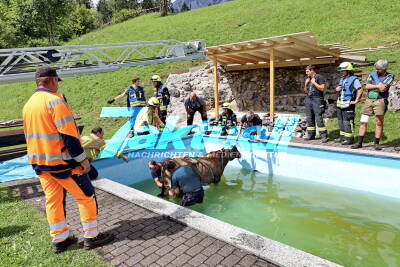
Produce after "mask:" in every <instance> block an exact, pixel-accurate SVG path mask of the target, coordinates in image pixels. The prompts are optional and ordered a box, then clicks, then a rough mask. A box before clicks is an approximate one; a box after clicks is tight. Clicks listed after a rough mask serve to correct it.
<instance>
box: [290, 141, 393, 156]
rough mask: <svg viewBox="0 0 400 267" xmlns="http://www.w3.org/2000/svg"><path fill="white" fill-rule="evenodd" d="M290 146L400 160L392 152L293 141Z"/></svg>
mask: <svg viewBox="0 0 400 267" xmlns="http://www.w3.org/2000/svg"><path fill="white" fill-rule="evenodd" d="M289 146H292V147H301V148H310V149H318V150H325V151H334V152H341V153H350V154H358V155H364V156H372V157H383V158H393V159H400V154H398V153H392V152H384V151H372V150H357V149H351V148H344V147H331V146H323V145H314V144H303V143H297V142H293V141H291V142H290V143H289Z"/></svg>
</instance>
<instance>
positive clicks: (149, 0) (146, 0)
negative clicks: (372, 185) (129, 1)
mask: <svg viewBox="0 0 400 267" xmlns="http://www.w3.org/2000/svg"><path fill="white" fill-rule="evenodd" d="M153 7H154V2H153V0H143V2H142V9H150V8H153Z"/></svg>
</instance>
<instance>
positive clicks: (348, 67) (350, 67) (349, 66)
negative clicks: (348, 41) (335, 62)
mask: <svg viewBox="0 0 400 267" xmlns="http://www.w3.org/2000/svg"><path fill="white" fill-rule="evenodd" d="M353 69H354V68H353V65H352V64H351V63H350V62H342V63H340V65H339V67H338V68H337V70H338V71H342V70H353Z"/></svg>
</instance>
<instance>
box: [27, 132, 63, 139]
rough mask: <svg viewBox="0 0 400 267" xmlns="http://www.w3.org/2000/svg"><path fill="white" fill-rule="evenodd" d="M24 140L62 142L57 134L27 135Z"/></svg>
mask: <svg viewBox="0 0 400 267" xmlns="http://www.w3.org/2000/svg"><path fill="white" fill-rule="evenodd" d="M25 138H26V139H45V140H62V138H61V136H60V135H59V134H44V133H27V134H25Z"/></svg>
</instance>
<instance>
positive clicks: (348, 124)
mask: <svg viewBox="0 0 400 267" xmlns="http://www.w3.org/2000/svg"><path fill="white" fill-rule="evenodd" d="M338 71H339V73H340V76H341V78H340V80H339V85H338V87H336V92H337V93H338V99H337V102H336V107H337V116H338V123H339V129H340V137H339V138H338V139H336V140H335V143H341V144H342V145H351V144H353V143H354V126H355V125H354V117H355V109H356V104H357V103H358V102H360V99H361V97H362V92H363V91H362V87H361V83H360V81H359V80H358V79H357V77H356V76H354V73H353V65H351V63H350V62H343V63H341V64H340V65H339V67H338Z"/></svg>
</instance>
